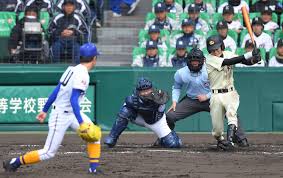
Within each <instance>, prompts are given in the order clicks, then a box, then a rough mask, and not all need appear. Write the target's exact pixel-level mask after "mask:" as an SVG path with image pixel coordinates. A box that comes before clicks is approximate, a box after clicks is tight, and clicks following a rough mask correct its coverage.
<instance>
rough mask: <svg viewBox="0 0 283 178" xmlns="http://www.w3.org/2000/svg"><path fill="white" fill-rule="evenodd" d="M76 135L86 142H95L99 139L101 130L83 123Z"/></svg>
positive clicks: (90, 124) (91, 124)
mask: <svg viewBox="0 0 283 178" xmlns="http://www.w3.org/2000/svg"><path fill="white" fill-rule="evenodd" d="M77 133H78V135H79V136H80V137H81V138H82V139H83V140H85V141H86V142H97V141H99V140H100V138H101V128H100V127H99V126H97V125H94V124H93V123H87V122H83V123H82V124H81V125H80V127H79V128H78V130H77Z"/></svg>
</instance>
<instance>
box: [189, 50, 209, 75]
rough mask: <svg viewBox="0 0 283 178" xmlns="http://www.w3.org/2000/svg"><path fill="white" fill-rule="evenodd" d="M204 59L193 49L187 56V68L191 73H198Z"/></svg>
mask: <svg viewBox="0 0 283 178" xmlns="http://www.w3.org/2000/svg"><path fill="white" fill-rule="evenodd" d="M204 60H205V57H204V55H203V52H202V51H201V50H200V49H198V48H193V49H192V50H191V51H190V53H189V54H188V56H187V66H188V67H189V69H190V71H191V72H195V73H197V72H199V71H200V70H201V69H202V66H203V63H204Z"/></svg>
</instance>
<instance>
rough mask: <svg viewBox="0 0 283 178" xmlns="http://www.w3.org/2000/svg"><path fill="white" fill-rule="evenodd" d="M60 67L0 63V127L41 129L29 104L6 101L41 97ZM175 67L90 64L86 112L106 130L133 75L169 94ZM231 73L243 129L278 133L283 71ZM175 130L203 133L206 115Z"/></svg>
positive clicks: (282, 119) (282, 126) (53, 82)
mask: <svg viewBox="0 0 283 178" xmlns="http://www.w3.org/2000/svg"><path fill="white" fill-rule="evenodd" d="M66 67H67V66H66V65H2V66H1V67H0V131H11V130H21V131H30V130H32V131H33V130H46V129H47V124H43V125H39V124H38V122H37V121H36V119H35V115H36V113H35V112H31V113H28V112H27V111H28V109H31V108H27V107H26V106H25V107H24V106H23V105H24V104H26V103H25V101H24V98H22V106H21V107H22V108H21V109H22V110H20V109H19V110H18V112H15V113H13V112H14V111H15V108H12V109H14V110H13V111H12V110H11V106H12V105H9V104H11V99H12V98H19V97H20V96H22V95H25V96H23V97H27V96H28V98H34V99H35V103H36V102H37V100H38V97H41V95H44V97H47V96H48V94H49V93H50V92H51V91H50V90H52V88H54V86H56V85H57V82H58V80H59V79H60V76H61V74H62V72H63V71H64V70H65V69H66ZM175 71H176V70H175V69H173V68H153V69H144V68H139V69H137V68H135V69H133V68H108V67H103V68H96V69H95V70H93V71H91V73H90V76H91V83H90V85H91V87H90V88H89V90H90V91H89V93H88V95H87V96H88V99H89V101H91V105H92V106H91V107H90V109H91V112H89V113H88V114H89V116H90V117H91V118H97V122H98V123H99V124H100V125H101V126H102V127H103V129H104V130H109V129H110V128H111V126H112V123H113V122H114V120H115V116H116V114H117V112H118V111H119V109H120V107H121V105H122V104H123V102H124V98H125V97H126V96H127V95H129V94H130V93H131V92H132V91H133V89H134V86H135V82H136V80H137V78H138V77H142V76H143V77H148V78H150V79H152V80H153V82H154V85H155V87H157V88H162V89H165V90H167V91H168V92H169V93H171V88H172V83H173V75H174V73H175ZM234 76H235V85H236V89H237V90H238V92H239V94H240V107H239V112H238V113H239V115H240V119H241V124H242V125H243V127H244V128H245V130H247V131H250V132H271V131H283V92H282V91H283V69H280V68H238V69H236V70H235V72H234ZM5 97H6V99H7V103H8V106H7V108H6V109H7V110H6V113H3V98H4V99H5ZM36 97H37V98H36ZM1 99H2V100H1ZM1 101H2V104H1ZM12 104H14V103H12ZM36 104H38V105H39V103H36ZM87 104H90V103H88V102H87ZM169 104H171V102H169ZM169 104H168V107H169ZM13 106H15V105H13ZM1 109H2V110H1ZM9 109H10V110H9ZM37 109H38V108H36V109H34V111H36V110H37ZM85 109H86V108H85ZM20 111H21V112H20ZM176 129H177V131H189V132H209V131H210V129H211V121H210V117H209V114H208V113H200V114H196V115H194V116H193V117H191V118H189V119H185V120H183V121H180V122H178V124H177V127H176ZM128 130H129V131H145V129H142V128H140V127H137V126H134V125H132V124H130V125H129V128H128Z"/></svg>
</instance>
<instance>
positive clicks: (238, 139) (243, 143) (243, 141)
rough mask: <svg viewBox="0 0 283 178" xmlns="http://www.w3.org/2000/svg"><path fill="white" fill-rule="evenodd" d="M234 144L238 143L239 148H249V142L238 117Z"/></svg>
mask: <svg viewBox="0 0 283 178" xmlns="http://www.w3.org/2000/svg"><path fill="white" fill-rule="evenodd" d="M234 143H236V144H237V145H238V146H239V147H248V146H249V142H248V139H247V136H246V134H245V132H244V130H243V128H242V125H241V124H240V119H239V117H238V128H237V131H236V132H235V139H234Z"/></svg>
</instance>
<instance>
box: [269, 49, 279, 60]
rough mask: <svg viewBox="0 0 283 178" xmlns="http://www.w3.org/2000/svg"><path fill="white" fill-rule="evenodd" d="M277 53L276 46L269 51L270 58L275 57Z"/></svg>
mask: <svg viewBox="0 0 283 178" xmlns="http://www.w3.org/2000/svg"><path fill="white" fill-rule="evenodd" d="M276 54H277V49H276V48H271V49H270V51H269V60H270V59H271V58H272V57H273V56H276Z"/></svg>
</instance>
